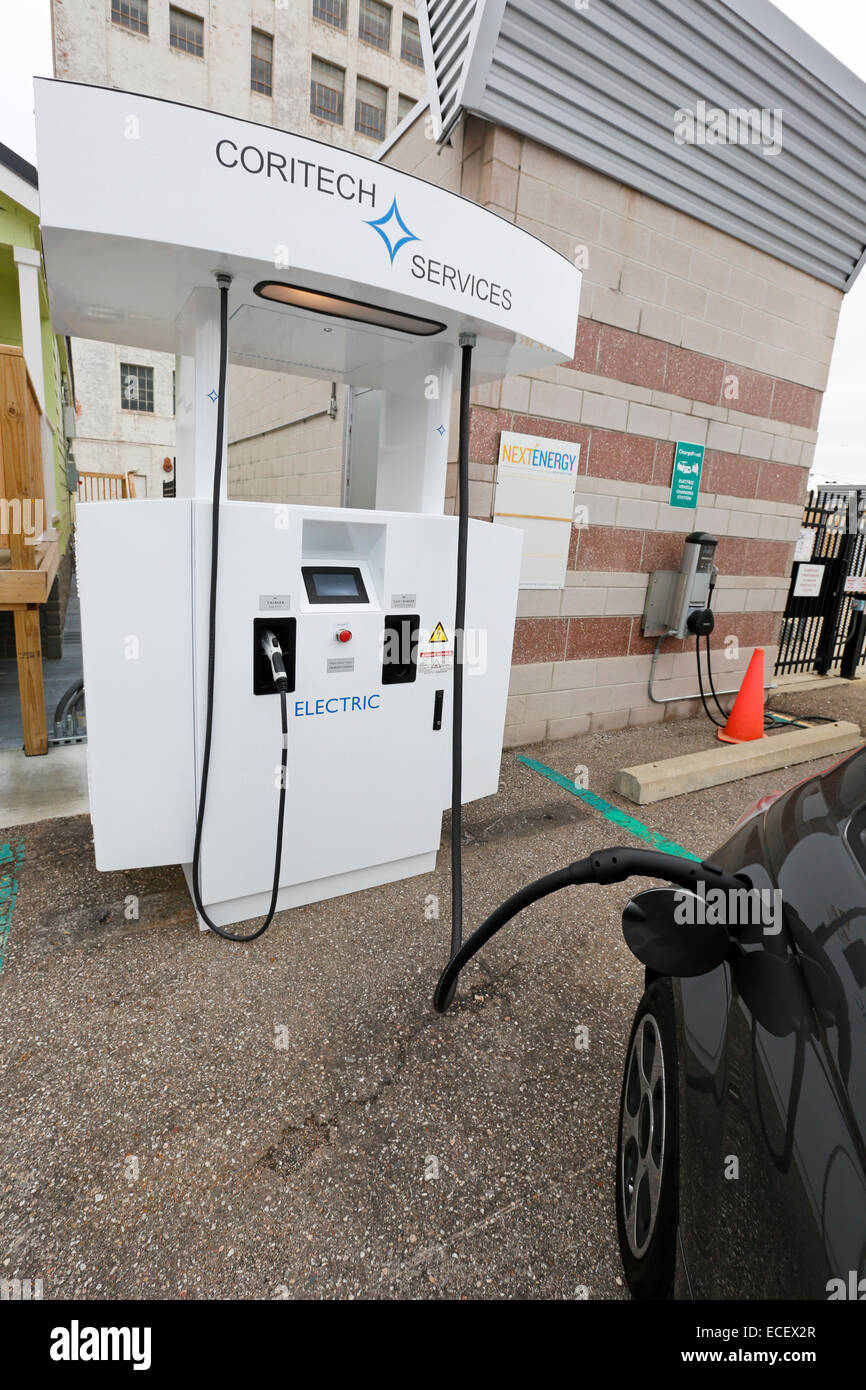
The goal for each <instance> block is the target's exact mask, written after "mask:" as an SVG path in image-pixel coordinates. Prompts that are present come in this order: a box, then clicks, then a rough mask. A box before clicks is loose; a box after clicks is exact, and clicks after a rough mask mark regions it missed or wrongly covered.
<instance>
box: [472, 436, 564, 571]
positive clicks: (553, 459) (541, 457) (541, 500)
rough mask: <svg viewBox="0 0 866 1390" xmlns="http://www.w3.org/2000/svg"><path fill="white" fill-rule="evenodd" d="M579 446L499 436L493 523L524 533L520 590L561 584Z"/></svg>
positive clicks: (540, 439) (533, 437) (546, 440)
mask: <svg viewBox="0 0 866 1390" xmlns="http://www.w3.org/2000/svg"><path fill="white" fill-rule="evenodd" d="M579 463H580V445H579V444H572V443H571V442H570V441H569V440H566V439H546V438H544V437H542V436H539V435H532V434H512V433H510V432H506V431H503V433H502V434H501V435H500V436H499V460H498V466H497V470H496V497H495V501H494V504H493V520H494V521H498V522H501V523H503V524H504V525H506V526H515V527H519V528H520V530H522V532H523V559H522V562H521V567H520V585H521V588H524V589H559V588H561V587H562V585H563V584H564V583H565V569H566V565H567V563H568V549H569V546H570V544H571V527H572V522H573V520H574V484H575V479H576V478H577V472H578V466H579Z"/></svg>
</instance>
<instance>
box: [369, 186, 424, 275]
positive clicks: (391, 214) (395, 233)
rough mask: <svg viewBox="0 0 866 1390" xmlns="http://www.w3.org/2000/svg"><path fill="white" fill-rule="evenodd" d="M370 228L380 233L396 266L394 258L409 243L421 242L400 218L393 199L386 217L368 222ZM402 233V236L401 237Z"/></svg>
mask: <svg viewBox="0 0 866 1390" xmlns="http://www.w3.org/2000/svg"><path fill="white" fill-rule="evenodd" d="M367 226H368V227H372V228H373V231H374V232H378V234H379V236H380V237H381V238H382V240H383V241H384V243H385V245H386V246H387V248H388V255H389V256H390V257H391V264H392V265H393V264H394V257H395V256H396V254H397V252H398V251H399V250H400V247H401V246H405V245H406V243H407V241H419V240H420V237H416V235H415V233H414V232H410V231H409V228H408V227H407V226H406V223H405V222H404V221H403V219H402V217H401V216H400V211H399V209H398V207H397V199H396V198H394V199H392V202H391V206H390V207H389V209H388V211H387V212H386V213H385V216H384V217H378V218H377V219H376V220H375V222H368V223H367ZM400 233H402V235H400Z"/></svg>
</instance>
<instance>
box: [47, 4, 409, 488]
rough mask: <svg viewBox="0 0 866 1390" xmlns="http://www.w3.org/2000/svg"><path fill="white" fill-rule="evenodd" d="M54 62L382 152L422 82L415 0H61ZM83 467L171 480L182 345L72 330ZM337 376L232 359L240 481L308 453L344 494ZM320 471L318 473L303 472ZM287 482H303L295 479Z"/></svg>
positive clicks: (232, 438)
mask: <svg viewBox="0 0 866 1390" xmlns="http://www.w3.org/2000/svg"><path fill="white" fill-rule="evenodd" d="M51 10H52V24H53V43H54V73H55V76H56V77H59V78H63V79H65V80H67V81H74V82H87V83H92V84H94V85H97V86H109V87H116V88H119V89H125V90H128V91H134V92H145V93H147V94H148V95H152V96H158V97H166V98H170V99H171V100H173V101H177V100H183V101H185V102H188V103H189V104H191V105H194V106H205V107H209V108H210V109H212V110H215V111H224V112H226V113H227V114H228V115H232V116H241V117H245V118H247V119H248V120H251V121H256V122H259V123H260V124H264V125H272V126H276V127H278V128H280V129H285V130H292V131H296V132H298V133H300V134H303V135H307V136H312V137H313V138H315V139H318V140H324V141H327V142H328V143H329V144H336V145H341V146H344V147H346V148H349V149H352V150H356V151H358V152H359V153H362V154H370V155H373V154H375V153H376V151H377V149H378V147H379V145H380V144H381V142H382V141H383V140H384V139H385V137H386V136H387V135H388V134H389V133H391V132H392V131H393V130H394V129H395V128H396V127H397V126H398V125H399V123H400V122H401V121H402V120H403V119H404V118H405V117H406V116H407V115H408V113H409V112H410V111H412V110H413V108H414V107H415V105H416V103H417V101H418V99H419V98H420V97H421V95H422V93H423V92H424V90H425V80H424V66H423V58H422V54H421V43H420V38H419V33H418V22H417V19H416V17H415V11H414V5H413V4H412V3H411V0H394V3H391V4H387V3H384V0H222V3H220V0H187V3H186V4H185V5H184V6H183V7H181V6H178V5H172V4H169V3H168V0H103V2H102V3H94V0H52V5H51ZM73 356H74V361H75V378H76V389H77V396H78V403H79V405H80V413H79V417H78V437H77V440H76V449H75V453H76V461H77V464H78V467H79V469H82V470H99V471H105V472H116V473H130V472H131V473H133V474H134V475H136V494H137V495H139V496H141V495H143V494H146V495H148V496H159V495H160V494H161V492H162V490H163V484H164V483H165V482H169V483H170V482H171V481H172V472H171V467H170V465H171V460H172V457H173V455H174V441H175V417H174V410H175V391H174V361H173V359H171V358H169V357H167V356H166V355H165V354H163V353H153V352H145V351H142V350H141V349H140V348H123V347H115V346H112V345H110V344H108V343H96V342H89V341H87V342H85V341H82V340H80V339H76V340H74V342H73ZM335 400H336V406H331V405H330V402H331V388H330V384H329V383H327V382H318V381H316V382H311V381H308V380H305V379H302V378H297V377H285V376H277V375H275V374H273V373H269V372H260V371H251V370H249V369H245V368H237V369H232V373H231V378H230V383H229V487H230V490H231V492H232V495H235V496H249V497H273V498H274V499H275V500H283V498H284V494H285V491H286V486H287V484H286V482H285V478H286V475H288V474H291V475H292V476H293V478H296V476H297V475H296V473H295V470H294V469H293V468H292V467H291V466H290V464H291V461H292V460H296V459H297V457H298V455H300V454H302V455H304V456H305V457H309V458H310V459H311V474H310V476H311V477H314V478H315V487H316V488H317V489H319V491H318V492H317V493H316V495H315V497H312V496H307V494H305V496H307V500H315V501H322V502H333V503H335V504H338V503H339V501H340V468H341V465H340V453H341V440H342V429H343V425H342V421H341V419H340V412H341V404H342V395H340V396H339V397H338V398H335ZM308 485H309V480H308ZM291 486H295V487H297V486H300V484H299V483H298V482H297V481H295V482H294V483H293V484H291Z"/></svg>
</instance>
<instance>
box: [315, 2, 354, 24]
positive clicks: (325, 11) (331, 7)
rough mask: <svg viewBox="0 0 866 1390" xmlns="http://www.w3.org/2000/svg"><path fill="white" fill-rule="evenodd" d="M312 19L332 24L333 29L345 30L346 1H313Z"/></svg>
mask: <svg viewBox="0 0 866 1390" xmlns="http://www.w3.org/2000/svg"><path fill="white" fill-rule="evenodd" d="M313 19H321V21H322V23H323V24H333V26H334V28H335V29H345V27H346V0H313Z"/></svg>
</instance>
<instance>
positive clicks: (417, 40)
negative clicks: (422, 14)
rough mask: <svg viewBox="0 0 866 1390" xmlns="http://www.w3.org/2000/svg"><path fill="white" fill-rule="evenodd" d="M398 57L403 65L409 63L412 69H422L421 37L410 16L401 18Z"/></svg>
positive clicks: (416, 23)
mask: <svg viewBox="0 0 866 1390" xmlns="http://www.w3.org/2000/svg"><path fill="white" fill-rule="evenodd" d="M400 57H401V58H402V59H403V61H404V63H411V64H412V65H413V67H416V68H423V66H424V55H423V53H422V52H421V35H420V33H419V32H418V21H417V19H415V18H414V16H413V15H411V14H404V16H403V35H402V39H401V41H400Z"/></svg>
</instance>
